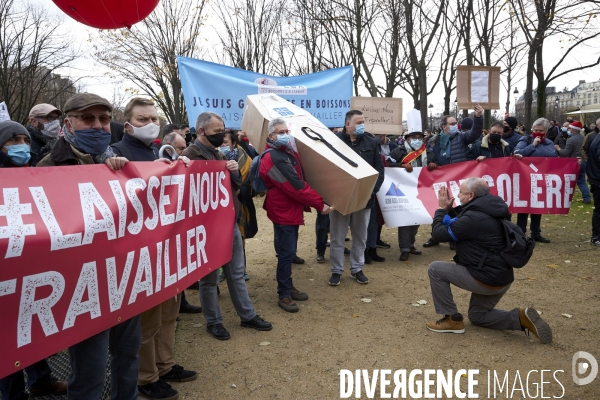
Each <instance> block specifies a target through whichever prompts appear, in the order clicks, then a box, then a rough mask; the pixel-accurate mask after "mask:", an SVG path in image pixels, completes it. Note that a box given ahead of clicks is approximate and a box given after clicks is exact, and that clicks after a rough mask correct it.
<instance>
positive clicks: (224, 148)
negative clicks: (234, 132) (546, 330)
mask: <svg viewBox="0 0 600 400" xmlns="http://www.w3.org/2000/svg"><path fill="white" fill-rule="evenodd" d="M219 151H220V152H221V153H223V154H225V157H227V155H228V154H229V153H231V148H229V146H221V147H219Z"/></svg>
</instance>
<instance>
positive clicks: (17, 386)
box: [0, 359, 52, 400]
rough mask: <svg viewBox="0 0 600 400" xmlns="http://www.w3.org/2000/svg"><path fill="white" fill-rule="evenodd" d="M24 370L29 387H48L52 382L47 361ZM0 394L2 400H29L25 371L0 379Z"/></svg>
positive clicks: (41, 361) (39, 362)
mask: <svg viewBox="0 0 600 400" xmlns="http://www.w3.org/2000/svg"><path fill="white" fill-rule="evenodd" d="M24 369H25V372H26V373H27V384H28V385H29V387H36V386H46V385H48V384H50V382H51V380H52V377H51V376H50V373H51V371H50V367H49V366H48V362H47V361H46V360H45V359H44V360H40V361H38V362H36V363H35V364H31V365H30V366H29V367H25V368H24ZM0 393H1V394H2V400H21V399H27V398H28V397H29V396H28V395H27V394H26V393H25V379H23V371H18V372H15V373H13V374H10V375H8V376H5V377H4V378H2V379H0Z"/></svg>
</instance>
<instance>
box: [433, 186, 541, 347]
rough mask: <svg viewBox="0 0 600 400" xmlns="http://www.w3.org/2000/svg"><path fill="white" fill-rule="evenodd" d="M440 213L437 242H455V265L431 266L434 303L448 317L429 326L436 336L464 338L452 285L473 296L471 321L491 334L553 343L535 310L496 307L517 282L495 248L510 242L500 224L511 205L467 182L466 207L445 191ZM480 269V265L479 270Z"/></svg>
mask: <svg viewBox="0 0 600 400" xmlns="http://www.w3.org/2000/svg"><path fill="white" fill-rule="evenodd" d="M438 199H439V206H440V208H439V209H438V210H437V211H436V212H435V217H434V220H433V232H432V233H433V238H434V239H435V240H436V241H439V242H447V241H449V240H455V241H456V255H455V256H454V263H450V262H444V261H434V262H433V263H431V264H430V265H429V269H428V273H429V282H430V285H431V293H432V296H433V303H434V306H435V310H436V312H437V313H438V314H443V315H444V317H443V318H441V319H439V320H437V321H432V322H428V323H427V328H428V329H429V330H431V331H433V332H451V333H464V332H465V324H464V321H463V316H462V315H461V314H460V313H459V312H458V309H457V307H456V304H455V303H454V299H453V297H452V290H451V288H450V284H454V285H455V286H458V287H459V288H461V289H464V290H467V291H470V292H471V301H470V303H469V320H470V321H471V323H473V324H474V325H479V326H483V327H486V328H490V329H500V330H522V331H526V332H527V331H529V332H533V334H534V335H535V336H536V337H537V338H538V339H540V340H541V341H542V343H550V342H551V341H552V330H551V329H550V326H549V325H548V324H547V323H546V322H545V321H544V320H543V319H542V318H540V315H539V313H538V312H537V311H536V310H535V309H533V308H532V307H529V308H525V309H519V308H514V309H512V310H511V311H504V310H497V309H495V308H494V307H496V305H497V304H498V302H500V300H501V299H502V297H503V296H504V294H505V293H506V292H507V291H508V289H509V288H510V285H511V284H512V282H513V281H514V275H513V270H512V268H511V267H510V266H508V265H507V264H506V263H505V262H504V260H503V259H502V257H501V256H500V255H499V254H497V253H495V252H493V251H492V249H497V248H503V247H504V246H505V245H506V243H504V241H505V234H504V227H503V225H502V222H501V219H503V218H506V217H507V216H508V206H507V205H506V203H505V202H504V201H503V200H502V199H501V198H500V197H498V196H494V195H492V194H490V189H489V187H488V185H487V183H486V182H485V180H483V179H481V178H469V179H467V180H466V181H464V182H463V183H462V184H461V185H460V192H459V193H458V199H459V200H460V203H461V204H462V205H461V206H459V207H456V208H452V205H453V203H454V197H452V194H451V193H450V192H449V191H448V189H447V188H446V187H442V188H441V189H440V191H439V193H438ZM480 264H481V266H480Z"/></svg>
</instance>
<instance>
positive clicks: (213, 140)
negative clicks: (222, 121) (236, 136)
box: [205, 133, 223, 147]
mask: <svg viewBox="0 0 600 400" xmlns="http://www.w3.org/2000/svg"><path fill="white" fill-rule="evenodd" d="M205 136H206V140H208V142H209V143H210V144H212V145H213V146H215V147H221V145H222V144H223V133H215V134H213V135H205Z"/></svg>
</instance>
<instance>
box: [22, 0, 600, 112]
mask: <svg viewBox="0 0 600 400" xmlns="http://www.w3.org/2000/svg"><path fill="white" fill-rule="evenodd" d="M31 1H32V3H34V4H39V5H42V6H44V7H46V9H47V10H48V12H49V13H50V14H54V15H62V16H64V18H63V20H64V23H63V26H62V28H63V29H64V30H65V31H66V32H69V35H72V37H73V38H74V40H75V43H76V46H77V47H78V48H79V49H80V50H81V57H79V58H78V59H77V61H76V62H75V63H74V64H73V68H70V69H69V70H63V71H61V73H62V74H63V75H71V76H73V77H75V78H81V80H80V82H81V84H82V85H83V86H84V88H85V89H86V90H87V91H89V92H93V93H96V94H99V95H101V96H103V97H106V98H107V99H109V100H110V99H112V98H113V94H114V92H115V91H123V90H124V89H125V88H127V87H134V85H133V84H132V83H131V82H122V81H121V80H119V79H110V78H108V77H106V76H105V75H104V74H105V73H106V72H107V70H106V68H104V67H102V66H101V65H98V64H96V63H95V62H94V61H93V60H92V58H91V51H92V46H91V43H89V42H88V41H87V39H88V37H89V35H90V33H93V32H94V31H95V29H94V28H90V27H88V26H86V25H83V24H81V23H79V22H77V21H75V20H73V19H71V18H69V17H68V16H66V15H65V14H63V13H62V11H61V10H60V9H59V8H58V7H57V6H56V5H55V4H54V3H53V2H51V1H50V0H31ZM214 18H215V17H212V18H211V17H210V16H209V18H208V20H207V25H208V26H210V25H213V23H214V22H215V21H214ZM217 25H218V24H217ZM559 48H560V46H559V45H557V44H553V43H548V44H547V45H546V46H545V54H544V57H545V59H546V61H547V62H546V65H548V66H551V65H553V64H554V62H555V60H556V59H558V58H560V56H561V53H560V52H558V51H556V50H557V49H559ZM594 52H595V53H596V54H594ZM598 54H600V47H596V48H595V49H592V50H590V49H589V48H587V49H585V50H581V51H580V54H577V56H573V57H570V58H569V60H568V61H567V62H568V64H569V65H570V67H572V66H575V65H577V64H584V63H586V59H587V60H589V59H590V58H597V57H598ZM524 57H526V55H525V56H524ZM208 61H212V60H208ZM524 62H525V61H524ZM587 62H589V61H587ZM525 69H526V68H525V66H523V68H521V71H520V76H518V77H517V80H519V79H520V81H519V82H518V83H517V84H516V87H517V88H518V90H519V93H520V94H521V95H522V94H523V91H524V90H525V79H524V75H525ZM579 80H585V81H586V82H592V81H598V80H600V66H596V67H594V68H590V69H588V70H585V71H577V72H573V73H571V74H570V75H567V76H564V77H561V78H559V79H557V80H555V81H553V82H552V83H551V86H555V87H556V89H557V91H561V90H562V89H563V88H564V87H565V86H566V87H568V88H569V89H571V88H573V87H574V86H576V85H577V84H578V83H579ZM534 86H535V82H534ZM513 91H514V86H513V88H511V93H512V92H513ZM505 92H506V90H505V89H504V87H503V86H502V84H501V85H500V105H501V106H502V109H501V110H499V111H498V113H499V114H500V115H502V114H503V113H504V104H505V103H506V93H505ZM360 94H361V95H365V94H366V93H360ZM395 97H402V98H403V100H404V101H403V103H404V105H405V106H404V110H403V111H404V114H405V115H406V112H407V111H408V109H409V108H408V104H412V101H411V98H410V96H409V95H408V94H407V93H405V92H403V91H401V90H400V89H398V90H397V92H396V93H395ZM455 97H456V96H455V95H453V98H455ZM429 103H431V104H433V106H434V108H433V113H434V115H435V114H436V113H440V112H442V111H443V106H444V101H443V91H442V85H441V82H440V83H439V84H438V86H437V87H436V90H435V91H434V93H433V94H432V95H430V97H429ZM513 107H514V98H513V97H512V95H511V111H512V109H513Z"/></svg>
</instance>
